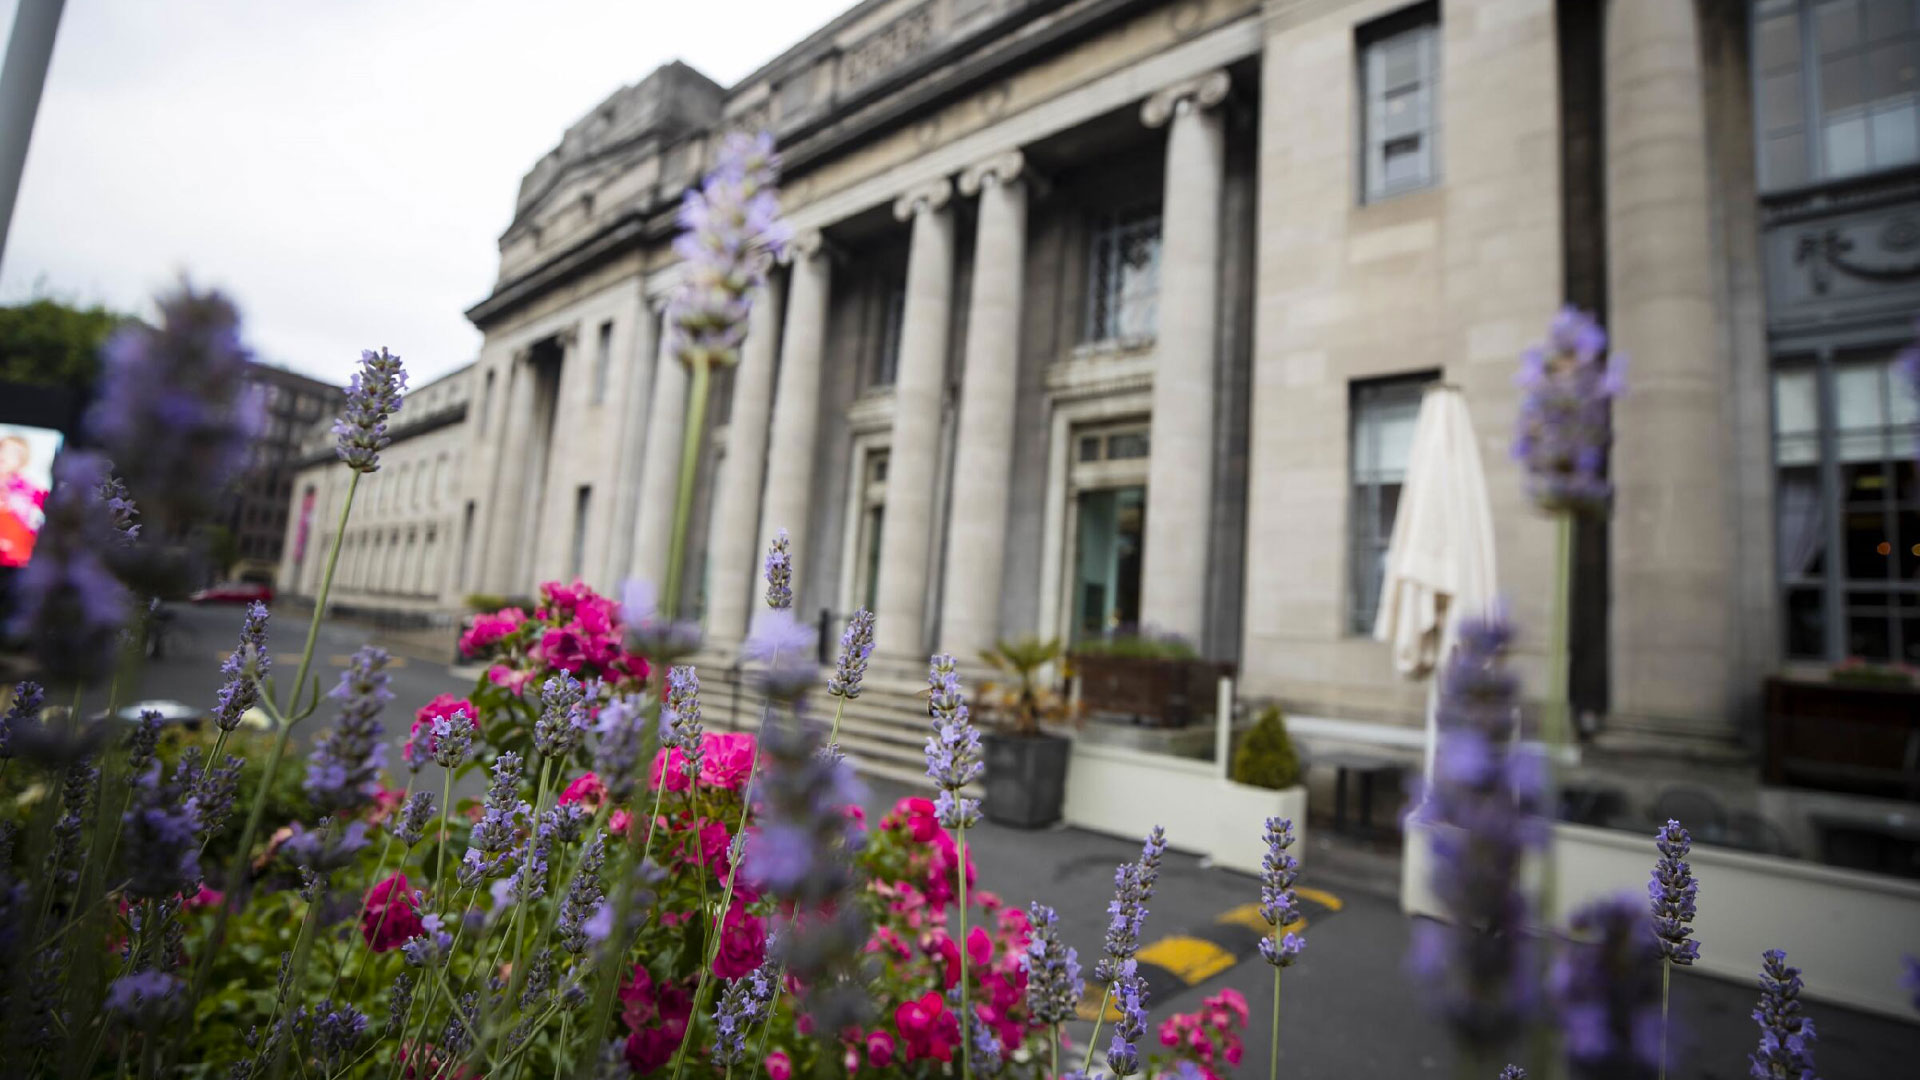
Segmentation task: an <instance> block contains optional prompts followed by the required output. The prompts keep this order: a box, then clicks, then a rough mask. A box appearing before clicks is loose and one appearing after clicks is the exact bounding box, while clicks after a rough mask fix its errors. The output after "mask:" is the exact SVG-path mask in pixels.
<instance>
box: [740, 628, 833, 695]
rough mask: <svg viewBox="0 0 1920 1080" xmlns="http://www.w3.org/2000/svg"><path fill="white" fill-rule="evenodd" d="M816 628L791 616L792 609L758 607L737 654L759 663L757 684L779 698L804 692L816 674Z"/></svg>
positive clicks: (817, 669) (818, 672)
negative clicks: (745, 638)
mask: <svg viewBox="0 0 1920 1080" xmlns="http://www.w3.org/2000/svg"><path fill="white" fill-rule="evenodd" d="M815 637H816V631H815V630H814V628H813V627H812V626H810V625H808V624H807V623H803V622H801V621H800V620H798V619H795V618H794V617H793V611H792V609H787V608H781V609H775V610H771V611H762V612H760V613H759V614H757V615H755V616H754V617H753V629H752V631H751V632H750V633H748V635H747V640H746V641H744V642H742V643H741V645H740V655H741V656H742V657H743V658H745V659H747V660H750V661H753V662H754V663H756V664H757V665H759V671H758V672H757V675H758V677H759V681H760V688H761V689H762V690H764V691H766V692H767V694H768V695H769V696H771V697H775V698H779V699H781V700H783V701H786V700H791V699H793V698H796V697H799V696H800V695H801V694H803V693H805V692H806V690H807V688H808V687H810V686H812V685H813V682H814V680H815V679H816V678H818V677H819V674H820V671H819V667H818V666H817V665H816V664H815V663H814V640H815Z"/></svg>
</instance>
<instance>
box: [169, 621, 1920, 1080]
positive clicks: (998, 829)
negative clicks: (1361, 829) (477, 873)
mask: <svg viewBox="0 0 1920 1080" xmlns="http://www.w3.org/2000/svg"><path fill="white" fill-rule="evenodd" d="M179 611H180V614H179V618H178V619H177V620H176V622H175V629H174V632H173V635H172V638H171V640H170V641H169V643H168V645H169V648H168V654H167V656H166V657H165V658H164V659H162V660H160V661H157V662H154V663H150V664H148V665H147V667H146V668H145V670H144V671H143V673H142V677H141V681H140V690H141V696H143V697H150V698H151V697H159V698H172V699H176V700H180V701H185V702H188V703H190V704H199V705H202V706H203V707H204V706H210V705H211V704H212V702H213V699H214V694H215V691H216V690H217V688H218V685H219V673H218V669H219V664H220V661H221V660H222V659H223V658H224V657H225V655H226V653H227V652H228V651H229V650H231V649H232V648H233V643H234V641H235V640H236V638H237V635H238V632H239V627H240V622H241V612H240V609H239V608H238V607H192V606H182V607H181V608H180V609H179ZM307 615H308V613H307V612H306V611H303V610H298V609H293V608H291V607H289V608H288V610H286V611H285V613H284V614H282V613H281V612H279V611H276V620H275V623H274V625H273V626H272V629H271V635H272V636H271V640H272V642H273V644H274V649H273V652H274V663H275V668H276V671H278V672H283V673H285V675H284V677H287V678H291V677H292V672H293V670H294V669H295V667H297V665H298V663H299V659H300V658H299V653H298V646H299V644H300V643H301V642H302V641H303V640H304V638H305V631H306V619H307ZM369 640H371V641H373V642H374V643H375V644H379V645H382V646H383V647H385V648H387V649H389V651H390V652H392V653H393V654H394V663H393V665H392V667H391V669H390V670H391V673H392V686H393V690H394V695H395V700H394V704H393V709H394V713H395V715H398V716H405V715H408V714H410V713H411V712H412V711H413V709H415V708H417V707H418V706H419V705H421V704H423V703H425V702H426V701H427V700H428V699H429V698H431V697H433V696H434V695H435V694H439V693H442V692H456V693H465V692H466V691H467V690H469V689H471V688H472V685H473V682H472V679H471V678H470V677H461V676H458V675H455V674H454V673H452V672H450V671H449V670H448V667H447V659H448V653H449V650H448V649H446V648H444V647H443V645H442V643H441V642H439V641H438V640H437V639H435V638H432V637H431V636H423V635H421V634H419V633H417V632H412V633H410V632H405V631H399V632H395V631H383V630H379V629H376V628H373V627H371V626H369V625H365V624H356V623H353V622H347V621H333V622H328V623H325V624H323V625H322V628H321V634H320V638H319V640H318V642H317V645H316V648H315V652H314V671H315V672H316V673H317V674H318V675H319V677H320V679H321V683H322V687H323V689H324V688H327V687H330V686H331V685H332V683H333V682H334V681H335V680H336V679H337V678H338V672H339V671H340V670H342V669H344V668H345V666H346V663H347V657H348V656H350V655H351V654H352V652H353V651H354V650H355V649H357V648H358V647H359V646H360V645H362V644H364V643H366V642H368V641H369ZM325 720H326V716H325V711H324V710H322V713H321V715H320V716H318V717H316V718H315V720H313V721H309V723H308V725H307V726H308V727H309V728H310V729H311V730H312V731H318V730H320V729H321V727H322V726H323V725H324V723H325ZM389 726H390V727H400V725H398V724H390V725H389ZM404 734H405V733H404V729H402V730H401V731H400V732H399V734H398V735H396V736H395V742H396V744H397V743H398V741H399V739H400V738H402V737H404ZM310 737H311V733H310V732H302V733H300V741H302V742H304V741H305V740H306V739H308V738H310ZM389 760H391V761H398V753H397V750H396V751H395V752H394V754H393V755H392V756H391V757H390V759H389ZM468 779H469V780H472V781H474V786H475V793H477V791H478V790H479V785H480V784H481V783H483V782H484V778H481V777H480V776H479V774H478V773H477V772H476V773H474V774H472V775H471V776H470V777H468ZM910 794H919V795H930V794H931V792H930V791H929V790H925V789H918V790H916V789H910V788H907V787H903V786H901V785H898V784H894V783H890V782H879V781H876V782H873V783H872V784H871V785H870V786H869V789H868V795H867V806H868V809H869V812H870V813H873V814H878V813H880V812H883V811H884V810H885V809H886V808H887V807H889V806H891V805H892V804H893V803H894V802H895V801H896V800H898V799H899V798H901V797H903V796H906V795H910ZM1142 797H1143V798H1152V793H1150V792H1143V793H1142ZM1332 832H1333V830H1332V829H1331V828H1330V827H1329V823H1324V822H1319V821H1315V822H1314V828H1313V829H1311V830H1309V832H1308V840H1307V841H1306V843H1305V844H1304V845H1303V848H1304V850H1300V849H1296V851H1297V852H1298V853H1299V854H1300V855H1301V861H1302V873H1301V877H1300V882H1299V885H1300V889H1299V891H1300V895H1301V899H1302V901H1303V907H1304V909H1305V911H1306V915H1307V923H1306V928H1305V930H1304V934H1305V937H1306V939H1307V942H1308V947H1307V950H1306V952H1305V954H1304V956H1303V957H1302V959H1301V960H1300V962H1299V963H1298V964H1296V965H1295V966H1294V967H1292V968H1289V969H1288V970H1287V972H1286V974H1285V977H1284V984H1283V992H1284V998H1283V1005H1284V1009H1283V1012H1282V1015H1281V1019H1280V1032H1281V1046H1280V1069H1281V1075H1283V1076H1286V1077H1289V1078H1294V1080H1312V1078H1321V1077H1324V1078H1327V1080H1335V1078H1339V1080H1350V1078H1354V1077H1391V1078H1407V1077H1422V1076H1436V1077H1437V1076H1450V1075H1454V1062H1453V1056H1452V1051H1451V1048H1450V1045H1449V1039H1448V1034H1447V1032H1446V1030H1445V1028H1444V1027H1443V1026H1441V1025H1440V1024H1439V1023H1438V1022H1436V1021H1435V1020H1433V1019H1432V1018H1431V1017H1430V1016H1429V1014H1428V1013H1427V1011H1426V1009H1425V1007H1424V1002H1423V1000H1422V998H1421V995H1420V994H1419V992H1418V991H1417V990H1416V988H1415V987H1414V986H1412V985H1411V984H1410V983H1409V981H1408V980H1407V978H1406V977H1405V973H1404V970H1403V960H1404V957H1405V956H1406V953H1407V943H1408V937H1409V930H1410V922H1409V920H1408V919H1407V918H1406V917H1405V916H1403V915H1402V914H1401V913H1400V908H1399V903H1398V898H1397V897H1398V889H1399V863H1398V856H1397V853H1396V852H1395V851H1394V849H1393V846H1392V843H1391V840H1390V838H1389V839H1387V840H1386V841H1384V842H1383V841H1382V840H1381V839H1379V838H1375V839H1373V840H1371V841H1363V840H1358V839H1352V838H1347V837H1336V836H1334V835H1332ZM968 841H969V847H970V848H971V850H972V853H973V858H974V862H975V865H976V867H977V870H978V885H977V887H978V888H984V889H988V890H991V891H993V892H995V893H997V894H999V895H1000V897H1001V898H1002V899H1003V900H1004V901H1005V902H1007V903H1008V904H1017V905H1021V906H1025V905H1026V904H1027V903H1028V902H1029V901H1030V900H1039V901H1041V902H1043V903H1047V904H1050V905H1052V906H1053V907H1054V908H1055V909H1056V910H1057V911H1058V913H1059V917H1060V925H1061V928H1062V932H1063V934H1064V935H1065V938H1066V941H1067V943H1068V944H1069V945H1072V946H1073V947H1075V948H1076V949H1078V950H1079V953H1080V956H1081V961H1082V964H1083V966H1085V967H1086V968H1087V969H1088V971H1089V972H1091V969H1092V966H1093V961H1094V959H1095V958H1096V957H1097V956H1098V955H1099V953H1100V949H1101V942H1102V940H1103V938H1104V935H1105V931H1106V919H1107V902H1108V901H1109V900H1110V899H1111V898H1112V893H1113V871H1114V868H1115V867H1116V866H1117V865H1118V864H1119V863H1121V862H1123V861H1129V860H1132V859H1135V858H1138V857H1139V853H1140V843H1139V840H1138V839H1122V838H1116V837H1110V836H1104V835H1100V834H1098V833H1093V832H1087V831H1084V830H1080V829H1071V828H1065V827H1054V828H1050V829H1041V830H1034V831H1025V830H1016V829H1009V828H1005V827H1002V826H998V825H994V824H991V823H986V824H982V825H981V826H980V827H979V828H978V829H976V830H972V831H971V832H970V833H969V834H968ZM1259 899H1260V884H1259V881H1258V879H1257V878H1254V877H1251V876H1248V875H1244V874H1240V873H1236V872H1233V871H1229V870H1224V869H1220V868H1218V867H1213V866H1211V865H1209V864H1207V863H1206V862H1205V861H1203V860H1201V859H1199V858H1196V857H1194V856H1192V855H1188V854H1184V853H1181V852H1179V851H1169V852H1168V853H1167V855H1166V857H1165V859H1164V860H1163V863H1162V869H1161V876H1160V883H1159V887H1158V889H1157V890H1156V893H1155V896H1154V900H1153V903H1152V905H1151V908H1150V913H1149V915H1148V918H1147V922H1146V927H1147V933H1146V942H1145V944H1144V946H1143V948H1142V949H1141V952H1140V959H1141V961H1142V963H1143V966H1144V967H1145V968H1146V971H1147V979H1148V985H1149V988H1150V993H1151V998H1150V1002H1149V1006H1150V1015H1149V1032H1148V1037H1147V1045H1146V1046H1145V1047H1143V1049H1145V1050H1157V1049H1159V1041H1158V1038H1157V1030H1158V1027H1159V1024H1160V1023H1161V1021H1163V1020H1164V1019H1165V1018H1166V1017H1167V1016H1169V1015H1171V1014H1172V1013H1174V1012H1189V1011H1192V1010H1194V1009H1197V1008H1198V1007H1199V1005H1200V1002H1201V999H1202V998H1204V997H1206V996H1208V995H1211V994H1214V993H1218V992H1219V991H1220V990H1221V989H1222V988H1225V987H1232V988H1233V989H1235V990H1238V991H1239V992H1240V993H1242V994H1244V995H1245V996H1246V998H1247V1003H1248V1008H1249V1010H1250V1012H1251V1015H1252V1021H1251V1023H1250V1024H1249V1025H1248V1029H1247V1031H1246V1032H1245V1033H1244V1038H1245V1042H1246V1054H1245V1057H1244V1058H1243V1061H1242V1064H1241V1065H1240V1066H1239V1068H1238V1069H1237V1070H1234V1073H1235V1074H1236V1075H1238V1076H1242V1077H1249V1078H1251V1077H1258V1076H1260V1075H1262V1074H1264V1072H1265V1071H1266V1068H1267V1061H1268V1050H1269V1047H1270V1045H1271V1044H1270V1042H1269V1032H1270V1031H1271V1029H1272V1021H1271V1017H1272V1015H1273V1004H1274V984H1273V972H1272V969H1271V968H1269V967H1268V966H1267V965H1266V963H1265V962H1264V961H1262V960H1261V959H1260V957H1259V954H1258V953H1257V952H1256V951H1254V949H1255V945H1256V942H1257V937H1258V933H1257V930H1256V926H1264V924H1261V923H1259V921H1258V915H1257V912H1256V911H1255V907H1254V906H1255V905H1257V904H1258V902H1259ZM1702 947H1703V948H1706V949H1711V948H1713V943H1712V942H1711V941H1707V942H1704V943H1703V944H1702ZM1754 962H1755V967H1756V969H1757V967H1758V963H1759V958H1758V957H1755V958H1754ZM1755 997H1756V991H1755V988H1754V986H1753V985H1752V984H1746V985H1741V984H1736V983H1731V982H1726V981H1722V980H1719V979H1716V978H1713V977H1711V976H1706V975H1702V974H1699V973H1696V972H1692V971H1687V970H1684V969H1683V970H1681V971H1680V972H1678V973H1677V974H1676V976H1675V978H1674V983H1673V1013H1674V1030H1675V1033H1676V1034H1675V1039H1674V1045H1675V1046H1676V1047H1677V1050H1676V1054H1675V1061H1676V1064H1675V1065H1674V1067H1672V1068H1670V1069H1669V1075H1670V1076H1672V1077H1674V1078H1675V1080H1681V1078H1689V1080H1735V1078H1739V1077H1745V1076H1747V1075H1748V1067H1747V1060H1746V1055H1747V1054H1748V1052H1749V1051H1751V1050H1752V1049H1753V1047H1754V1045H1755V1044H1756V1042H1757V1036H1758V1031H1757V1028H1756V1027H1755V1025H1754V1023H1753V1021H1752V1020H1751V1019H1750V1017H1749V1013H1750V1012H1751V1011H1752V1009H1753V1004H1754V1000H1755ZM1096 1009H1097V1004H1096V1003H1095V1002H1091V1001H1089V1002H1087V1003H1084V1004H1083V1008H1082V1014H1083V1016H1086V1017H1091V1016H1093V1015H1094V1012H1095V1010H1096ZM1808 1014H1809V1015H1810V1016H1811V1017H1812V1018H1813V1019H1814V1021H1815V1023H1816V1024H1817V1026H1818V1029H1819V1036H1820V1038H1819V1045H1818V1050H1817V1054H1816V1060H1817V1062H1818V1064H1819V1067H1820V1072H1821V1074H1822V1075H1825V1076H1830V1077H1835V1078H1869V1077H1871V1078H1881V1077H1901V1076H1914V1075H1916V1071H1915V1065H1914V1063H1915V1062H1916V1061H1920V1012H1916V1013H1915V1014H1914V1015H1913V1017H1912V1018H1911V1022H1905V1023H1903V1022H1900V1021H1896V1020H1893V1019H1889V1018H1886V1017H1881V1016H1876V1015H1870V1014H1865V1013H1860V1012H1855V1011H1853V1010H1849V1009H1843V1008H1838V1007H1836V1006H1832V1005H1828V1004H1825V1003H1821V1002H1817V1001H1816V1002H1809V1004H1808ZM1091 1029H1092V1024H1091V1022H1090V1021H1089V1020H1082V1021H1080V1022H1077V1023H1073V1024H1070V1025H1069V1035H1070V1037H1071V1040H1072V1042H1073V1044H1074V1046H1076V1047H1078V1048H1081V1049H1082V1052H1083V1051H1084V1047H1085V1046H1086V1044H1087V1040H1088V1035H1089V1033H1090V1032H1091ZM1106 1041H1107V1035H1106V1033H1105V1032H1104V1031H1103V1033H1102V1035H1101V1037H1100V1039H1099V1043H1100V1049H1104V1048H1105V1047H1104V1044H1105V1042H1106ZM1067 1060H1070V1061H1071V1062H1072V1063H1073V1064H1074V1065H1075V1066H1077V1065H1078V1064H1079V1061H1080V1058H1079V1057H1078V1056H1070V1057H1069V1058H1068V1059H1067ZM1496 1071H1497V1070H1496ZM1488 1080H1492V1078H1491V1076H1489V1078H1488Z"/></svg>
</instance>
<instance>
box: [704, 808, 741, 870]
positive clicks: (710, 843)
mask: <svg viewBox="0 0 1920 1080" xmlns="http://www.w3.org/2000/svg"><path fill="white" fill-rule="evenodd" d="M732 839H733V838H732V837H730V836H728V835H727V827H726V826H725V825H724V824H722V823H720V822H718V821H709V822H707V823H706V824H705V825H702V826H700V864H701V865H702V866H705V867H706V868H707V870H708V872H710V873H712V874H713V876H714V877H716V878H722V879H724V878H725V877H726V876H727V870H728V869H729V867H731V866H732V863H731V861H730V860H729V859H728V858H727V845H728V843H729V842H730V841H731V840H732Z"/></svg>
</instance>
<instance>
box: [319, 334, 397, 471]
mask: <svg viewBox="0 0 1920 1080" xmlns="http://www.w3.org/2000/svg"><path fill="white" fill-rule="evenodd" d="M406 389H407V373H406V370H405V369H403V368H402V367H401V366H400V358H399V357H397V356H395V355H393V354H392V353H390V352H388V351H387V350H386V349H384V348H383V349H381V350H380V351H379V352H377V353H376V352H374V351H373V350H371V349H365V350H362V351H361V353H360V370H359V371H358V372H356V373H354V376H353V380H352V381H351V382H349V383H348V384H347V407H346V410H345V411H344V412H342V413H341V414H340V419H338V420H336V421H334V424H333V434H334V435H335V437H336V438H337V440H338V444H339V445H338V447H337V452H338V453H339V455H340V460H341V461H344V462H346V463H347V468H349V469H352V470H353V471H354V472H360V473H370V472H377V471H378V470H379V468H380V451H381V450H384V449H386V446H387V444H388V443H389V442H392V441H393V440H392V439H390V438H388V437H387V420H388V419H389V418H391V417H392V416H393V414H394V413H397V412H399V411H400V406H401V404H402V401H403V395H404V394H405V393H406Z"/></svg>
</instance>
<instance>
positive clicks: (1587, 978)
mask: <svg viewBox="0 0 1920 1080" xmlns="http://www.w3.org/2000/svg"><path fill="white" fill-rule="evenodd" d="M1567 927H1568V929H1569V931H1570V932H1571V933H1572V935H1573V938H1574V940H1573V941H1572V942H1571V943H1570V944H1569V945H1568V946H1567V948H1566V951H1565V952H1564V953H1563V954H1562V955H1561V957H1560V959H1559V960H1558V961H1557V962H1556V963H1555V964H1554V969H1553V984H1552V991H1553V999H1554V1003H1555V1005H1556V1006H1557V1008H1558V1012H1559V1021H1560V1032H1561V1038H1562V1040H1563V1042H1564V1044H1565V1046H1566V1051H1567V1060H1568V1062H1569V1064H1570V1065H1571V1066H1572V1068H1573V1075H1574V1076H1576V1077H1593V1078H1594V1080H1600V1078H1602V1077H1605V1078H1607V1080H1618V1078H1631V1077H1638V1076H1652V1075H1653V1073H1654V1069H1655V1067H1656V1066H1657V1065H1658V1064H1659V1061H1660V1040H1661V1028H1662V1024H1661V1019H1660V977H1659V968H1658V967H1657V966H1656V961H1657V959H1658V953H1657V952H1656V951H1655V950H1654V947H1653V942H1654V937H1653V931H1652V928H1651V927H1650V926H1649V925H1648V917H1647V909H1646V906H1645V905H1643V904H1641V903H1640V901H1639V899H1638V898H1636V897H1634V896H1633V895H1632V894H1622V895H1619V896H1614V897H1609V898H1606V899H1603V900H1597V901H1595V902H1594V903H1592V904H1589V905H1588V906H1586V907H1584V908H1582V909H1580V910H1579V911H1576V912H1574V914H1573V917H1572V918H1571V919H1569V920H1568V922H1567Z"/></svg>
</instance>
